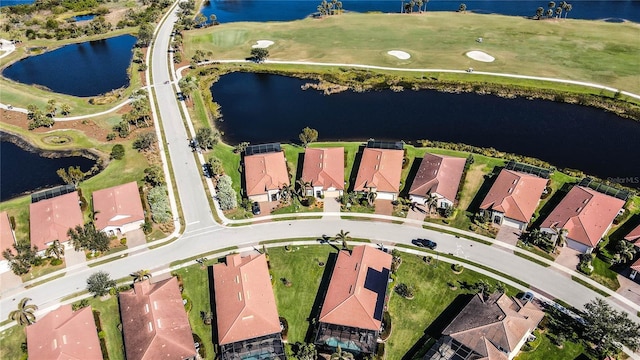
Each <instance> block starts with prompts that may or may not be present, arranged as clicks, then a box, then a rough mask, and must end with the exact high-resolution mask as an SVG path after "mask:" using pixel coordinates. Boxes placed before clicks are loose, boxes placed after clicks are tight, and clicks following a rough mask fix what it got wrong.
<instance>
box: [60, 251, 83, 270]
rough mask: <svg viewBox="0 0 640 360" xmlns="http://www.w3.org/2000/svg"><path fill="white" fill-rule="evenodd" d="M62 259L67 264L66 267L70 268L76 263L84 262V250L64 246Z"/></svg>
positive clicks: (81, 263)
mask: <svg viewBox="0 0 640 360" xmlns="http://www.w3.org/2000/svg"><path fill="white" fill-rule="evenodd" d="M64 261H65V262H66V264H67V268H71V267H74V266H76V265H84V264H86V262H87V256H86V255H85V254H84V251H75V250H74V249H73V248H72V247H65V249H64Z"/></svg>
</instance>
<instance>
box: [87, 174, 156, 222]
mask: <svg viewBox="0 0 640 360" xmlns="http://www.w3.org/2000/svg"><path fill="white" fill-rule="evenodd" d="M92 196H93V211H94V212H96V213H97V214H96V215H95V216H96V228H98V229H99V230H103V229H104V228H106V227H107V226H122V225H125V224H129V223H132V222H136V221H140V220H144V210H143V209H142V201H141V200H140V193H139V192H138V184H137V183H136V182H135V181H132V182H130V183H127V184H123V185H119V186H114V187H110V188H107V189H102V190H98V191H94V192H93V195H92Z"/></svg>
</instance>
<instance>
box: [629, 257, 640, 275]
mask: <svg viewBox="0 0 640 360" xmlns="http://www.w3.org/2000/svg"><path fill="white" fill-rule="evenodd" d="M629 267H630V268H631V270H635V271H637V272H640V259H638V260H636V261H635V262H634V263H633V264H631V266H629Z"/></svg>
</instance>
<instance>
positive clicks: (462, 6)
mask: <svg viewBox="0 0 640 360" xmlns="http://www.w3.org/2000/svg"><path fill="white" fill-rule="evenodd" d="M458 12H461V13H466V12H467V4H465V3H462V4H460V6H459V7H458Z"/></svg>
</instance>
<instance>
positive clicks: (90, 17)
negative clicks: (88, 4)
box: [73, 14, 96, 21]
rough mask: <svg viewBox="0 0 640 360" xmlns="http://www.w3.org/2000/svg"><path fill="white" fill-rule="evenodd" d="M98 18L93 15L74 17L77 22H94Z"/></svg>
mask: <svg viewBox="0 0 640 360" xmlns="http://www.w3.org/2000/svg"><path fill="white" fill-rule="evenodd" d="M95 17H96V16H95V15H93V14H87V15H78V16H74V17H73V19H74V20H75V21H88V20H93V18H95Z"/></svg>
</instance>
